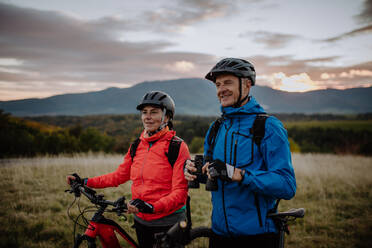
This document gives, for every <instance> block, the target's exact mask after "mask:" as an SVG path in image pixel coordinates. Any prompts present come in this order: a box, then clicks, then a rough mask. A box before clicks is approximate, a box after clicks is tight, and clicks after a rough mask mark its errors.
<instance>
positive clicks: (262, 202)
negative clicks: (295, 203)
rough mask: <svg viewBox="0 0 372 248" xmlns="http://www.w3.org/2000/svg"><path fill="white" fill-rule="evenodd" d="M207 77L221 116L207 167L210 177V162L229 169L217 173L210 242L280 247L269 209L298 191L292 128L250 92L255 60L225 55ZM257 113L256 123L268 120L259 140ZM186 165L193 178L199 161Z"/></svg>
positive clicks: (209, 145) (210, 132)
mask: <svg viewBox="0 0 372 248" xmlns="http://www.w3.org/2000/svg"><path fill="white" fill-rule="evenodd" d="M206 79H208V80H211V81H212V82H214V84H215V86H216V91H217V97H218V99H219V101H220V103H221V111H222V118H220V119H219V120H218V122H219V125H215V124H212V125H211V127H210V128H209V130H208V133H207V135H206V139H205V143H204V155H205V156H204V157H205V160H206V161H205V162H206V164H205V165H204V167H203V170H204V171H207V172H208V174H209V177H210V178H211V175H210V173H209V172H210V168H209V166H210V165H211V164H213V162H215V161H220V164H223V165H224V166H226V170H227V172H228V173H227V174H228V175H227V176H225V177H221V176H219V177H218V178H214V180H217V184H218V189H217V191H212V204H213V211H212V230H213V232H214V233H215V234H216V236H215V237H214V238H212V239H211V240H210V247H227V246H230V247H238V246H239V247H276V246H277V245H278V231H277V230H276V227H275V225H274V223H273V221H272V220H271V219H270V218H267V213H268V212H269V211H273V210H274V211H275V203H276V201H277V200H278V199H286V200H289V199H291V198H292V197H293V196H294V195H295V192H296V179H295V175H294V170H293V167H292V162H291V152H290V149H289V142H288V136H287V132H286V130H285V129H284V127H283V125H282V123H281V122H280V121H279V120H278V119H276V118H275V117H273V116H269V117H267V118H266V116H265V115H263V114H264V113H265V112H264V110H263V108H262V107H261V106H260V105H259V104H258V103H257V101H256V100H255V99H254V97H252V96H250V95H249V92H250V89H251V87H252V86H253V85H254V84H255V79H256V73H255V69H254V67H253V65H252V64H251V63H250V62H248V61H246V60H243V59H237V58H226V59H223V60H221V61H220V62H218V63H217V64H216V65H215V66H214V67H213V68H212V69H211V71H210V72H209V73H208V74H207V75H206ZM257 116H260V117H261V116H263V117H264V118H263V119H264V120H265V121H263V122H262V121H261V122H257V123H261V124H260V125H263V127H261V128H263V132H262V133H263V134H264V136H263V137H261V139H260V140H259V142H255V138H256V137H254V136H255V135H254V132H253V130H254V128H253V124H254V123H256V119H257ZM256 125H257V124H256ZM216 126H217V128H216ZM211 136H213V137H211ZM211 140H212V141H213V142H211ZM185 168H186V170H185V178H186V179H187V180H189V181H192V180H194V179H195V178H196V176H195V175H193V174H192V173H190V172H194V171H195V167H194V163H193V162H191V161H187V163H186V166H185Z"/></svg>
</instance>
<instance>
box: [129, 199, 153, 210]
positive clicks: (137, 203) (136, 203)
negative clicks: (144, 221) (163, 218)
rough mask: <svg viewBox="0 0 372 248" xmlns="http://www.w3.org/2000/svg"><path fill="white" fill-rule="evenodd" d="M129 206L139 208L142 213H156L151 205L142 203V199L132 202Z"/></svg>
mask: <svg viewBox="0 0 372 248" xmlns="http://www.w3.org/2000/svg"><path fill="white" fill-rule="evenodd" d="M129 204H131V205H133V206H135V207H136V208H138V210H139V211H140V212H141V213H147V214H152V213H153V212H154V207H153V206H152V205H151V204H150V203H147V202H145V201H142V200H141V199H134V200H131V201H130V202H129Z"/></svg>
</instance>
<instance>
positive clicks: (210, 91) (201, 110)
mask: <svg viewBox="0 0 372 248" xmlns="http://www.w3.org/2000/svg"><path fill="white" fill-rule="evenodd" d="M151 90H161V91H164V92H167V93H168V94H170V95H171V96H172V98H173V99H174V100H175V103H176V114H184V115H200V116H217V115H219V114H220V108H219V103H218V100H217V97H216V91H215V87H214V85H213V84H212V83H210V82H209V81H207V80H204V79H199V78H187V79H177V80H167V81H151V82H143V83H139V84H136V85H134V86H132V87H130V88H107V89H105V90H102V91H94V92H87V93H75V94H63V95H56V96H52V97H47V98H40V99H39V98H30V99H23V100H12V101H0V109H2V110H3V111H5V112H8V113H11V114H12V115H15V116H41V115H94V114H129V113H137V110H136V106H137V104H138V102H139V101H140V99H141V98H142V96H143V95H144V94H145V93H147V92H148V91H151ZM251 95H253V96H254V97H255V98H256V99H257V101H258V102H259V103H260V104H261V105H262V106H263V107H264V108H265V110H266V111H267V112H268V113H305V114H314V113H320V114H322V113H331V114H356V113H367V112H369V113H370V112H372V87H369V88H352V89H345V90H336V89H326V90H316V91H308V92H303V93H300V92H285V91H280V90H275V89H272V88H269V87H265V86H257V85H256V86H254V87H252V90H251Z"/></svg>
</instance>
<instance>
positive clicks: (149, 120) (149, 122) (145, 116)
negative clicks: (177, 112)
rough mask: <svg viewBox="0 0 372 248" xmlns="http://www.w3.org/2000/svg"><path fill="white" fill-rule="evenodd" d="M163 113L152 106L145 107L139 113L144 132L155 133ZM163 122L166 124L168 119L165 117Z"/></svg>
mask: <svg viewBox="0 0 372 248" xmlns="http://www.w3.org/2000/svg"><path fill="white" fill-rule="evenodd" d="M162 117H163V111H162V110H161V109H160V108H157V107H154V106H145V107H144V108H143V109H142V111H141V119H142V124H143V127H144V129H145V131H146V132H148V133H149V132H154V131H156V130H157V129H158V128H159V127H160V125H161V124H162V123H161V118H162ZM164 122H168V117H167V116H165V118H164Z"/></svg>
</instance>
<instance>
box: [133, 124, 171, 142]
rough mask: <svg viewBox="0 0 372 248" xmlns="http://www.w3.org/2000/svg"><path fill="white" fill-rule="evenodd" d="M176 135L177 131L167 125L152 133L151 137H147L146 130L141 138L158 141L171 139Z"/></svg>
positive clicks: (147, 140)
mask: <svg viewBox="0 0 372 248" xmlns="http://www.w3.org/2000/svg"><path fill="white" fill-rule="evenodd" d="M174 135H176V132H175V131H174V130H169V127H165V128H164V129H162V130H161V131H159V132H157V133H156V134H154V135H152V136H151V137H145V130H143V131H142V133H141V138H140V139H141V140H144V141H146V142H148V143H152V142H155V141H158V140H160V139H169V140H170V139H171V138H172V137H173V136H174Z"/></svg>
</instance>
